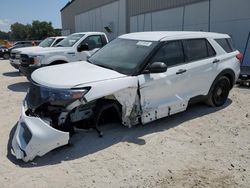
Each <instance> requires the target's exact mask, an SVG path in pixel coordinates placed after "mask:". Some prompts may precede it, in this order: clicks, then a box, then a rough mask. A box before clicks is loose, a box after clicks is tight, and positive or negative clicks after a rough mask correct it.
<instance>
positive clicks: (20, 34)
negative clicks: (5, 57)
mask: <svg viewBox="0 0 250 188" xmlns="http://www.w3.org/2000/svg"><path fill="white" fill-rule="evenodd" d="M60 35H61V30H60V29H54V28H53V26H52V23H51V22H45V21H42V22H40V21H38V20H35V21H33V22H32V24H26V25H24V24H21V23H18V22H16V23H14V24H12V25H11V26H10V31H9V32H3V31H0V39H2V40H13V41H19V40H43V39H45V38H46V37H49V36H60Z"/></svg>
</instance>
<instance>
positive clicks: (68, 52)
mask: <svg viewBox="0 0 250 188" xmlns="http://www.w3.org/2000/svg"><path fill="white" fill-rule="evenodd" d="M74 34H79V33H74ZM74 34H73V35H74ZM81 34H84V36H83V37H82V38H81V39H80V40H79V41H78V42H76V43H75V44H74V45H73V46H72V47H51V48H42V49H40V50H37V51H28V52H27V53H24V54H26V55H28V56H31V57H34V56H40V57H41V58H40V65H49V64H51V63H53V62H55V61H65V62H75V61H82V60H86V59H87V57H89V56H91V55H92V54H93V53H94V52H95V51H96V49H94V50H91V51H83V52H78V51H77V47H78V46H79V45H80V44H81V43H82V42H83V41H84V40H85V39H86V38H88V37H89V36H93V35H105V33H102V32H85V33H81ZM105 37H106V35H105ZM106 40H107V41H108V39H107V37H106Z"/></svg>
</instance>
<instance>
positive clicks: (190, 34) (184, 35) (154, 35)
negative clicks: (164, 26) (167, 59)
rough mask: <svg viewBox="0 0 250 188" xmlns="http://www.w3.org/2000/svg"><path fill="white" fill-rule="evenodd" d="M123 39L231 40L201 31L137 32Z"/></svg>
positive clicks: (226, 36)
mask: <svg viewBox="0 0 250 188" xmlns="http://www.w3.org/2000/svg"><path fill="white" fill-rule="evenodd" d="M119 38H122V39H132V40H145V41H167V40H177V39H188V38H230V37H229V35H226V34H220V33H212V32H200V31H153V32H137V33H129V34H125V35H122V36H120V37H119Z"/></svg>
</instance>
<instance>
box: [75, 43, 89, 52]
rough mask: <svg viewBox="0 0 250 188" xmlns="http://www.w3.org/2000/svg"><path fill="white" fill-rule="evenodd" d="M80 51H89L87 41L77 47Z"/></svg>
mask: <svg viewBox="0 0 250 188" xmlns="http://www.w3.org/2000/svg"><path fill="white" fill-rule="evenodd" d="M77 51H78V52H83V51H89V45H88V44H87V43H85V44H81V45H79V46H78V47H77Z"/></svg>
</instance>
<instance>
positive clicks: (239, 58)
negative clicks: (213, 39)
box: [236, 53, 243, 63]
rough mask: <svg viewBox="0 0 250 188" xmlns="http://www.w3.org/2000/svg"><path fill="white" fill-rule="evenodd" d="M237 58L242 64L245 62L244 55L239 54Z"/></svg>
mask: <svg viewBox="0 0 250 188" xmlns="http://www.w3.org/2000/svg"><path fill="white" fill-rule="evenodd" d="M236 58H237V59H238V60H239V62H240V63H242V61H243V55H242V53H239V54H237V55H236Z"/></svg>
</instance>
